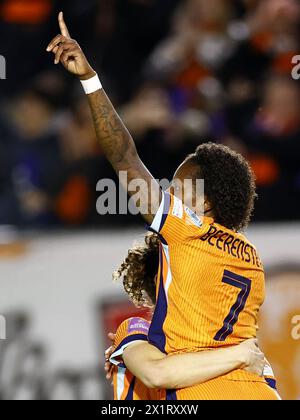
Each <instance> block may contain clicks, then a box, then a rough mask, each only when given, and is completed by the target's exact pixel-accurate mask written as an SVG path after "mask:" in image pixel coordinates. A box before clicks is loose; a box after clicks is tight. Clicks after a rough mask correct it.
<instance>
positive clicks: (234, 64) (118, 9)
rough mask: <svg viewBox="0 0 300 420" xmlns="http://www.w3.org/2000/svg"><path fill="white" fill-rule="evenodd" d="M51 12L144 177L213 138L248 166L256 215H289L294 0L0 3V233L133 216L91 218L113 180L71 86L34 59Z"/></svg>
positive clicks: (298, 27) (293, 212)
mask: <svg viewBox="0 0 300 420" xmlns="http://www.w3.org/2000/svg"><path fill="white" fill-rule="evenodd" d="M60 9H63V10H64V13H65V19H66V21H67V23H68V24H69V27H70V30H71V33H72V35H73V36H74V37H75V38H76V39H77V40H78V42H79V43H80V44H81V46H82V48H83V49H84V51H85V52H86V55H87V56H88V58H89V59H90V60H91V63H92V65H93V66H94V67H95V68H96V69H97V71H98V73H99V75H100V77H101V80H102V82H103V84H104V86H105V89H106V90H107V92H108V94H109V95H110V97H111V99H112V100H113V102H114V104H115V105H116V107H117V108H118V110H119V112H120V114H121V116H122V118H123V120H124V122H125V123H126V125H127V126H128V128H129V129H130V131H131V133H132V135H133V137H134V139H135V141H136V143H137V146H138V149H139V152H140V155H141V157H142V158H143V160H144V161H145V163H146V165H147V166H148V167H149V168H150V170H151V171H152V173H153V174H154V175H155V177H157V178H164V177H166V178H168V179H170V178H172V174H173V172H174V170H175V168H176V167H177V166H178V164H179V163H180V162H181V161H182V159H183V157H184V156H185V155H186V154H187V153H190V152H192V151H193V150H194V149H195V147H196V145H198V144H199V143H201V142H206V141H215V142H221V143H224V144H227V145H229V146H231V147H233V148H234V149H236V150H238V151H239V152H241V153H243V154H244V155H245V156H246V157H247V158H248V159H249V160H250V162H251V165H252V167H253V169H254V171H255V174H256V177H257V185H258V194H259V199H258V201H257V203H256V211H255V220H292V219H299V217H300V213H299V203H300V158H299V157H300V113H299V110H300V81H295V80H293V79H292V76H291V72H292V68H293V64H292V58H293V57H294V56H295V55H297V54H300V45H299V44H300V36H299V35H300V33H299V32H300V4H299V2H298V1H297V0H210V1H206V0H164V1H161V0H160V1H159V0H85V1H84V2H83V1H80V0H64V1H58V0H57V1H55V0H0V34H1V36H0V54H1V55H3V56H5V58H6V61H7V80H0V84H1V98H0V99H1V108H0V225H1V224H13V225H16V226H18V227H20V228H51V227H56V228H57V227H72V228H74V227H76V226H79V227H82V226H95V225H99V224H100V225H101V224H104V223H107V222H114V223H117V222H119V223H124V222H126V223H128V222H132V221H134V220H135V218H133V217H132V218H130V217H129V216H107V217H106V216H101V217H100V216H98V215H97V213H96V206H95V204H96V199H97V192H96V183H97V181H98V180H99V179H101V178H113V179H115V176H114V174H113V172H112V169H111V168H110V166H109V164H108V163H107V162H106V160H105V159H104V157H103V155H102V153H101V150H100V148H99V147H98V146H97V142H96V138H95V134H94V129H93V125H92V121H91V117H90V113H89V109H88V106H87V102H86V99H85V97H84V95H83V94H82V91H81V87H80V85H79V83H78V81H77V80H76V79H74V78H72V76H70V75H68V74H66V72H65V71H64V70H63V69H61V67H60V66H55V65H54V64H53V57H51V56H50V55H48V54H47V53H46V51H45V48H46V46H47V44H48V42H49V41H50V40H51V39H52V38H53V37H54V36H55V35H56V34H57V33H58V28H57V22H56V15H57V12H58V11H59V10H60Z"/></svg>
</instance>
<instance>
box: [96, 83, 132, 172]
mask: <svg viewBox="0 0 300 420" xmlns="http://www.w3.org/2000/svg"><path fill="white" fill-rule="evenodd" d="M89 103H90V107H91V111H92V116H93V120H94V125H95V130H96V134H97V138H98V140H99V143H100V146H101V148H102V150H103V152H104V153H105V155H106V157H107V159H108V160H109V161H110V162H111V164H112V165H113V166H114V167H115V166H116V165H118V164H120V162H123V164H124V166H125V165H126V164H128V163H130V160H132V159H133V157H134V155H135V154H137V153H136V148H135V144H134V142H133V139H132V137H131V135H130V134H129V132H128V130H127V129H126V127H125V126H124V124H123V122H122V120H121V119H120V117H119V116H118V114H117V112H116V111H115V109H114V107H113V105H112V104H111V102H110V100H109V98H108V97H107V95H106V94H105V92H104V91H103V90H101V91H97V92H95V93H93V94H92V95H89Z"/></svg>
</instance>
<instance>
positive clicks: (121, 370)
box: [110, 318, 168, 400]
mask: <svg viewBox="0 0 300 420" xmlns="http://www.w3.org/2000/svg"><path fill="white" fill-rule="evenodd" d="M149 326H150V323H149V322H148V321H146V320H145V319H143V318H129V319H126V320H125V321H124V322H122V324H121V325H120V326H119V328H118V330H117V332H116V338H115V342H114V345H115V351H114V353H113V354H112V355H111V357H110V362H111V363H112V364H114V365H115V368H114V372H113V385H114V399H115V400H165V399H166V395H167V394H168V391H165V390H156V389H148V388H147V387H146V386H145V385H144V384H143V383H142V382H141V381H140V380H139V379H137V378H136V377H135V376H134V375H133V374H132V373H131V372H130V371H129V370H128V369H127V368H126V366H125V364H124V361H123V353H124V350H125V349H126V347H128V346H130V344H132V343H133V342H136V341H147V338H148V331H149Z"/></svg>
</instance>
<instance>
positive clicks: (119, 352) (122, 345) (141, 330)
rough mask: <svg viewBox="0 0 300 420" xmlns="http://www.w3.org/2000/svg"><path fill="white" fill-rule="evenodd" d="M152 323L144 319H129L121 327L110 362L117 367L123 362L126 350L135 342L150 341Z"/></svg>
mask: <svg viewBox="0 0 300 420" xmlns="http://www.w3.org/2000/svg"><path fill="white" fill-rule="evenodd" d="M149 328H150V322H148V321H146V320H145V319H144V318H129V319H127V320H126V321H124V322H122V324H121V325H120V326H119V328H118V330H117V333H116V338H115V343H114V345H115V347H116V350H115V351H114V353H113V354H112V355H111V357H110V359H109V360H110V362H111V363H112V364H114V365H116V366H118V365H119V364H121V363H122V362H123V358H122V356H123V353H124V350H125V349H126V348H127V347H128V346H130V344H132V343H134V342H135V341H148V332H149Z"/></svg>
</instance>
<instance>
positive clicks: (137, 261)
mask: <svg viewBox="0 0 300 420" xmlns="http://www.w3.org/2000/svg"><path fill="white" fill-rule="evenodd" d="M158 264H159V238H158V236H157V235H156V234H154V233H148V234H147V235H146V236H145V239H144V242H143V243H142V244H140V245H137V246H135V247H133V248H131V249H129V251H128V254H127V257H126V258H125V259H124V261H123V262H122V264H121V266H120V267H119V268H118V270H116V271H115V272H114V273H113V279H114V280H120V279H122V280H123V285H124V290H125V292H126V293H127V294H128V296H129V298H130V299H131V301H132V302H133V303H134V304H135V305H136V306H138V307H141V306H149V305H150V306H153V305H155V303H156V284H155V278H156V275H157V271H158Z"/></svg>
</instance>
